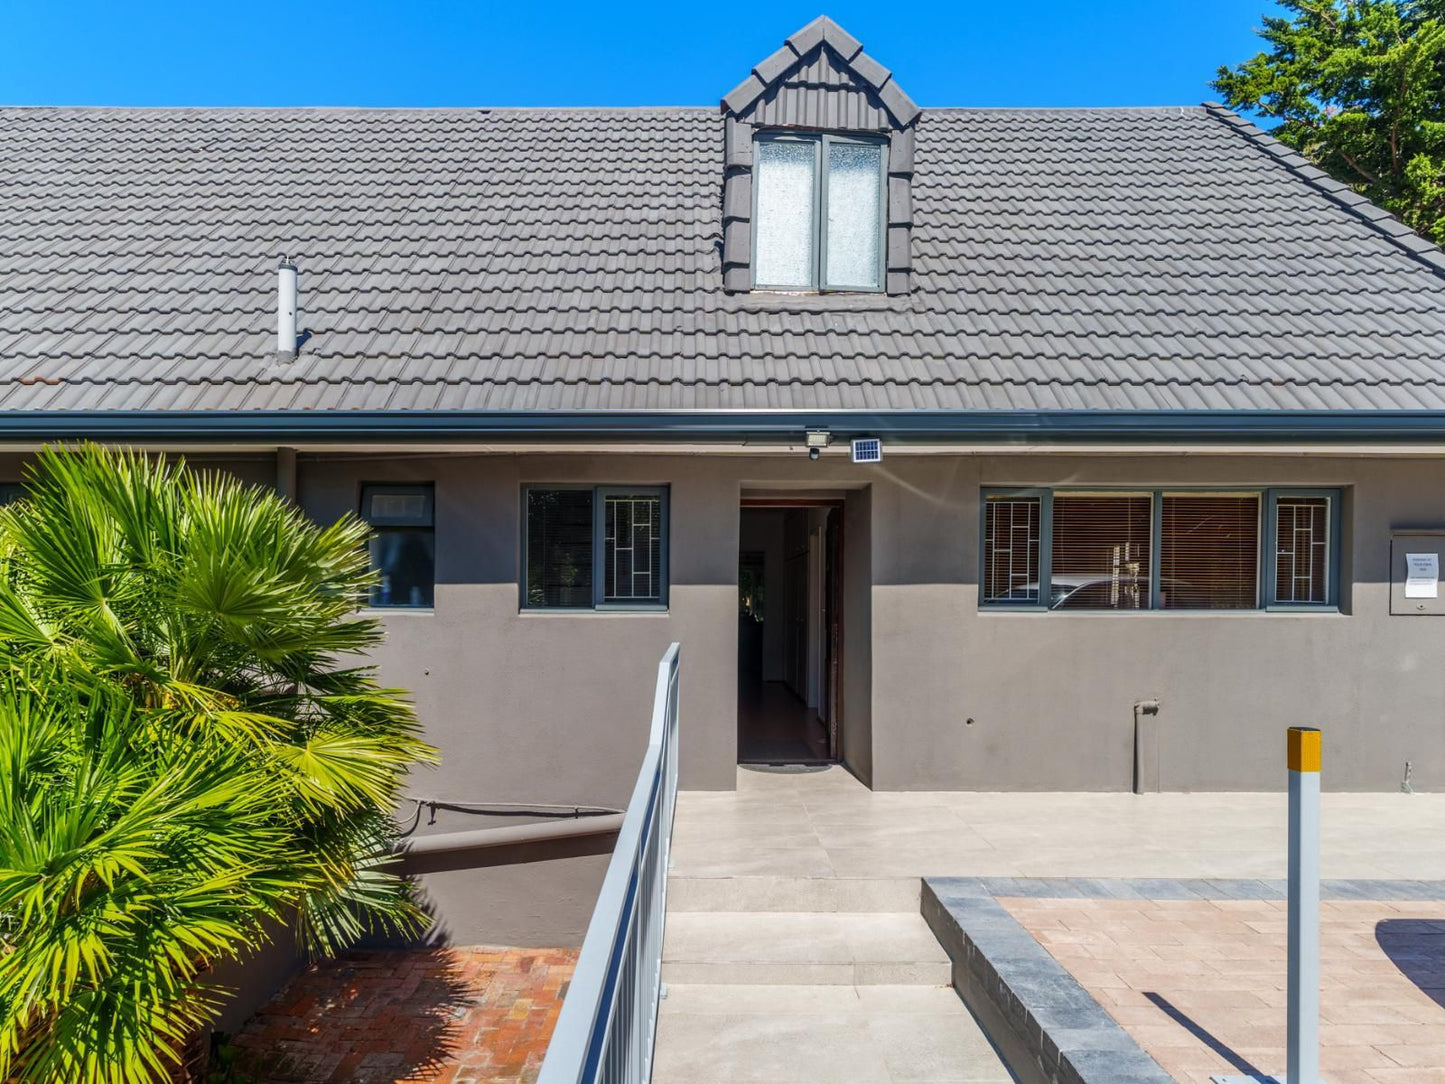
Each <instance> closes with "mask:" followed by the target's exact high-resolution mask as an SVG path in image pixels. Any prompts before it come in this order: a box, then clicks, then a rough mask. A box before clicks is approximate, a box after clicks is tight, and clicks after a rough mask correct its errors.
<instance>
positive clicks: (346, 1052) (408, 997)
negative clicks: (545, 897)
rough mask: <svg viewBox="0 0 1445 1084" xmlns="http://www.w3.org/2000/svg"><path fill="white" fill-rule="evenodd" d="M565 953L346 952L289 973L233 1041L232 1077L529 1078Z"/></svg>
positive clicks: (279, 1083) (553, 1006)
mask: <svg viewBox="0 0 1445 1084" xmlns="http://www.w3.org/2000/svg"><path fill="white" fill-rule="evenodd" d="M576 962H577V953H576V951H575V950H572V949H508V948H491V947H478V948H437V949H416V950H405V949H392V950H379V951H370V952H351V953H347V954H346V955H344V956H342V957H340V958H338V959H335V960H328V961H324V962H322V963H318V964H313V965H311V966H309V967H308V968H306V970H304V971H303V972H301V974H299V975H297V976H296V977H295V978H294V979H292V981H291V982H290V983H289V984H288V985H287V986H286V987H285V989H283V990H282V991H281V992H280V993H278V994H277V995H276V996H275V997H274V998H273V999H272V1000H271V1001H270V1002H269V1003H267V1005H266V1006H265V1007H263V1008H262V1009H261V1011H260V1012H259V1013H257V1014H256V1016H254V1017H253V1018H252V1019H251V1020H250V1022H249V1023H247V1024H246V1026H245V1027H244V1028H243V1029H242V1030H241V1032H240V1034H238V1035H237V1036H236V1039H235V1045H236V1047H237V1048H238V1049H239V1051H240V1055H241V1061H242V1064H243V1066H244V1067H245V1069H244V1071H243V1075H242V1079H252V1080H257V1081H267V1082H274V1084H403V1082H405V1084H412V1082H416V1084H420V1082H423V1081H425V1082H427V1084H500V1082H508V1084H511V1082H514V1081H533V1080H535V1079H536V1078H537V1072H538V1070H539V1069H540V1067H541V1064H542V1056H543V1054H544V1053H545V1052H546V1049H547V1041H548V1039H549V1038H550V1037H551V1034H552V1029H553V1027H554V1026H555V1025H556V1022H557V1013H558V1012H559V1010H560V1009H561V1005H562V996H563V994H564V993H565V992H566V986H567V983H568V982H569V981H570V979H571V977H572V970H573V968H574V966H575V965H576Z"/></svg>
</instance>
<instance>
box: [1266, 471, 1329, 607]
mask: <svg viewBox="0 0 1445 1084" xmlns="http://www.w3.org/2000/svg"><path fill="white" fill-rule="evenodd" d="M1274 527H1275V532H1274V541H1275V546H1274V550H1275V553H1274V600H1275V601H1276V602H1283V603H1296V604H1304V605H1323V604H1325V603H1328V602H1329V600H1330V596H1329V591H1330V585H1329V546H1330V499H1329V498H1328V497H1280V498H1278V500H1276V501H1275V524H1274Z"/></svg>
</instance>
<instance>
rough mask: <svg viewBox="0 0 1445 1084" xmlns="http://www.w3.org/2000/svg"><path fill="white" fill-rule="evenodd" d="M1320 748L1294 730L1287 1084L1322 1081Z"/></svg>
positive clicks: (1313, 733)
mask: <svg viewBox="0 0 1445 1084" xmlns="http://www.w3.org/2000/svg"><path fill="white" fill-rule="evenodd" d="M1320 746H1321V735H1320V732H1319V731H1318V730H1316V729H1314V728H1312V727H1302V726H1296V727H1290V730H1289V738H1288V745H1287V749H1288V762H1289V966H1288V975H1287V980H1286V995H1287V1002H1288V1006H1289V1007H1288V1023H1287V1025H1286V1029H1285V1080H1286V1081H1287V1082H1288V1084H1319V1079H1320V1034H1319V1033H1320V759H1321V756H1320V754H1321V750H1320Z"/></svg>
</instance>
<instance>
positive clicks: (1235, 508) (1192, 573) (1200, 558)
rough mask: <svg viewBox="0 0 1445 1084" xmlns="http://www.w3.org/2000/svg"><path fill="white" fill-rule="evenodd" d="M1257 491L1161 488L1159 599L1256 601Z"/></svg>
mask: <svg viewBox="0 0 1445 1084" xmlns="http://www.w3.org/2000/svg"><path fill="white" fill-rule="evenodd" d="M1259 499H1260V498H1259V494H1258V493H1210V494H1202V493H1178V494H1170V493H1166V494H1164V495H1163V497H1162V498H1161V504H1162V507H1161V510H1160V521H1159V605H1160V607H1161V608H1163V609H1166V610H1252V609H1254V608H1255V607H1257V606H1258V605H1259Z"/></svg>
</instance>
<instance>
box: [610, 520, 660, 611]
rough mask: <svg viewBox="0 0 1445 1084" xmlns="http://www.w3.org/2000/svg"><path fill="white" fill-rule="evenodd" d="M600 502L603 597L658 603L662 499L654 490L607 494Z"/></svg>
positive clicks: (612, 599) (623, 600)
mask: <svg viewBox="0 0 1445 1084" xmlns="http://www.w3.org/2000/svg"><path fill="white" fill-rule="evenodd" d="M602 503H603V511H604V514H605V516H606V530H605V531H604V533H603V559H604V561H605V562H606V569H605V571H604V580H603V593H602V597H603V600H604V601H606V602H661V601H662V498H661V497H660V496H658V495H657V494H655V493H623V494H612V493H609V494H607V495H606V496H605V497H604V498H603V502H602Z"/></svg>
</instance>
